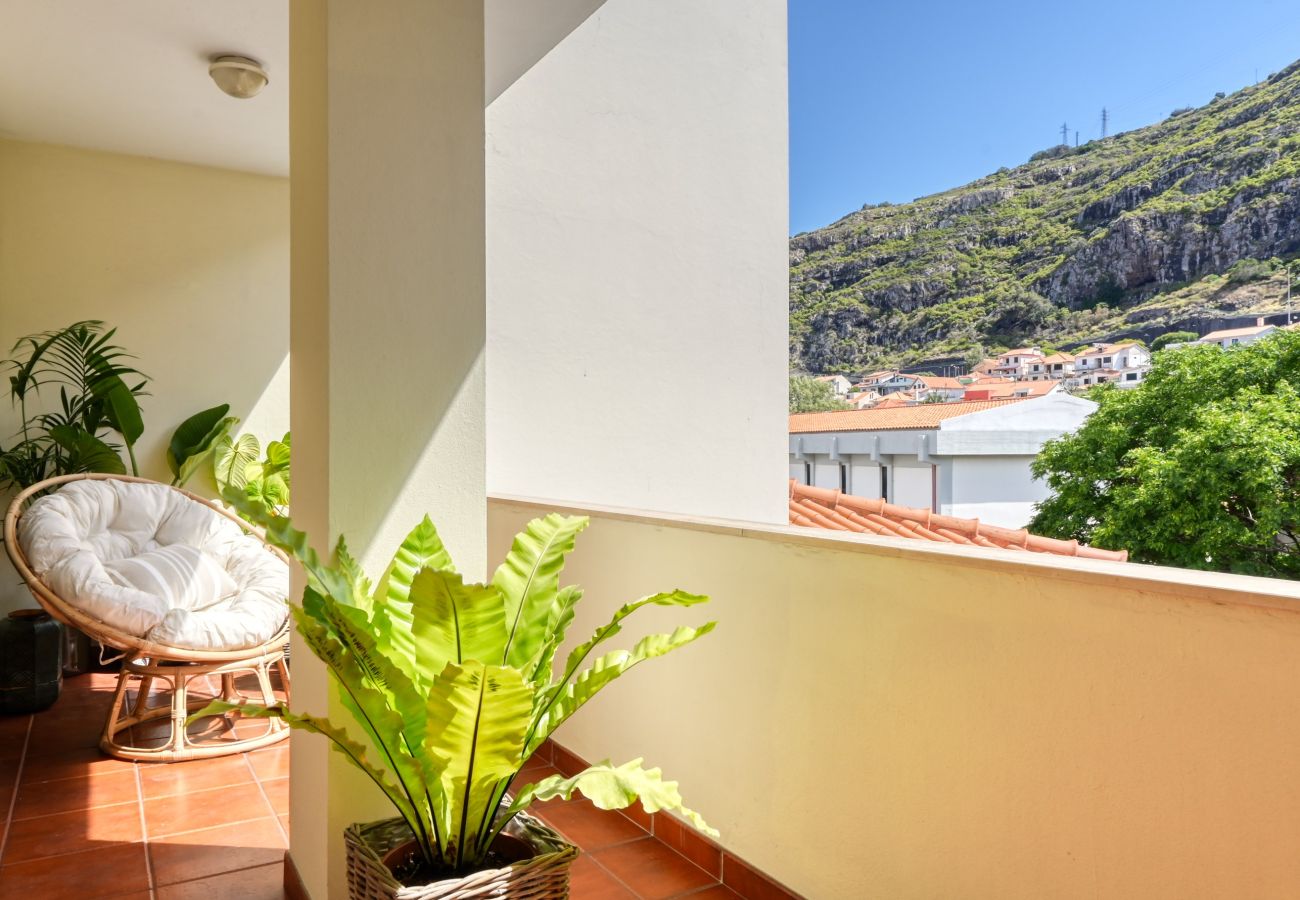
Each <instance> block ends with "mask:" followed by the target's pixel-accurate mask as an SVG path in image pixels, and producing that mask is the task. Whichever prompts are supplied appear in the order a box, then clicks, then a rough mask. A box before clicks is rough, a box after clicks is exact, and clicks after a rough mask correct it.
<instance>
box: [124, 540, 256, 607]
mask: <svg viewBox="0 0 1300 900" xmlns="http://www.w3.org/2000/svg"><path fill="white" fill-rule="evenodd" d="M104 571H106V572H108V577H109V578H111V579H113V581H114V583H116V584H120V585H122V586H123V587H133V588H135V589H136V590H139V591H144V592H145V593H146V594H153V595H154V596H155V597H160V598H162V600H163V601H164V602H166V604H167V606H168V608H170V609H201V608H202V607H204V606H207V605H209V604H211V603H212V600H213V598H216V599H217V600H226V599H229V598H230V597H233V596H234V595H235V594H237V593H238V592H239V585H237V584H235V579H233V578H231V577H230V575H229V574H227V572H226V570H225V569H223V568H222V567H221V564H220V563H218V562H217V561H216V560H215V559H213V558H212V557H211V556H208V554H206V553H204V552H203V551H202V550H200V549H199V548H198V547H191V546H190V545H189V544H172V545H171V546H170V547H159V548H158V549H157V550H149V551H147V552H145V553H141V554H140V555H139V556H127V557H125V558H123V559H115V560H113V561H112V562H108V563H104Z"/></svg>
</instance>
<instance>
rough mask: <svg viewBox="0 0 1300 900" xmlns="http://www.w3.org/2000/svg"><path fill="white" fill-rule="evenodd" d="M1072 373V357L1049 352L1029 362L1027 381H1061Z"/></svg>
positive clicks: (1066, 354)
mask: <svg viewBox="0 0 1300 900" xmlns="http://www.w3.org/2000/svg"><path fill="white" fill-rule="evenodd" d="M1073 374H1074V357H1073V356H1072V355H1071V354H1069V353H1051V354H1048V355H1047V356H1044V357H1043V358H1042V359H1040V360H1034V361H1033V362H1031V363H1030V364H1029V375H1028V380H1029V381H1062V380H1064V379H1066V378H1069V377H1070V376H1071V375H1073Z"/></svg>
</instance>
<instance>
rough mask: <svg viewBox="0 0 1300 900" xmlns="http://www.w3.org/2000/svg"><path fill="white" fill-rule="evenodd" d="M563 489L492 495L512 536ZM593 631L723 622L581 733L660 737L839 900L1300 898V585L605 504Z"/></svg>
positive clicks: (589, 711) (726, 808) (768, 844)
mask: <svg viewBox="0 0 1300 900" xmlns="http://www.w3.org/2000/svg"><path fill="white" fill-rule="evenodd" d="M538 514H540V509H539V508H537V507H530V506H528V505H526V504H522V503H518V502H508V501H494V502H493V503H492V505H491V506H490V510H489V532H490V536H489V553H490V556H491V558H493V559H497V558H500V557H501V556H502V555H503V554H504V553H505V551H506V549H507V548H508V546H509V541H510V537H511V535H513V534H514V532H515V531H516V530H517V529H519V528H521V527H522V526H523V524H524V522H525V521H526V520H527V519H528V518H530V517H532V516H535V515H538ZM566 576H567V577H566V581H571V582H576V583H579V584H582V585H583V586H584V587H585V588H586V595H585V599H584V605H585V608H584V609H582V610H581V612H580V615H579V617H578V620H577V622H576V623H575V625H574V627H573V628H572V629H571V630H570V635H572V636H573V639H574V640H584V639H585V638H586V637H587V636H588V635H590V633H591V630H592V629H593V628H594V627H595V626H596V625H597V624H598V623H600V622H603V621H606V620H607V619H608V617H609V615H610V613H611V612H612V611H613V610H614V609H615V608H616V607H617V606H618V605H619V604H621V603H622V602H625V601H626V600H629V599H632V598H635V597H638V596H641V595H644V594H648V593H651V592H653V591H655V590H662V589H668V588H671V587H674V586H677V587H682V588H685V589H689V590H694V591H701V592H706V593H709V594H712V595H713V597H714V600H713V602H712V603H711V604H710V605H709V606H705V607H701V608H697V609H693V610H660V609H652V610H645V611H643V612H642V613H638V614H637V617H636V618H634V619H632V620H630V621H629V623H628V625H630V627H626V628H625V631H624V635H623V636H622V637H624V638H625V640H624V641H622V642H621V643H620V644H617V645H627V646H630V645H631V643H632V642H633V641H634V640H635V639H636V638H637V637H639V636H640V635H641V634H642V633H644V632H645V631H647V630H651V629H653V630H666V629H669V628H671V627H672V626H673V625H674V624H677V623H695V622H700V621H704V620H705V619H707V618H716V619H718V620H719V621H720V624H719V626H718V628H717V630H716V632H714V633H713V634H711V635H709V636H707V637H706V638H704V639H703V640H701V641H700V642H698V643H696V644H695V645H693V646H691V647H688V648H686V649H684V650H681V651H678V653H677V654H676V655H674V656H671V657H667V658H664V659H658V660H652V661H649V662H647V663H645V664H644V665H643V666H641V667H640V668H638V669H637V670H635V671H633V672H632V673H630V674H629V675H627V676H625V677H624V678H623V679H621V680H620V681H619V682H617V683H615V684H614V685H612V686H611V687H609V688H607V689H606V692H605V694H603V695H602V696H601V697H600V698H598V699H597V700H596V701H594V702H592V703H591V704H590V705H589V706H588V707H586V708H585V709H584V710H582V711H580V712H579V714H578V715H577V717H576V718H575V719H574V720H572V721H571V722H570V723H569V724H567V725H566V726H564V727H563V728H562V729H561V730H560V732H559V734H558V739H559V740H560V742H561V743H563V744H565V745H566V746H569V747H570V748H572V749H573V750H574V751H575V752H577V753H579V754H581V755H582V756H584V757H585V758H587V759H592V760H599V759H603V758H606V757H612V758H613V759H614V760H615V761H618V762H622V761H625V760H627V759H630V758H634V757H637V756H645V757H646V759H647V762H648V764H653V765H660V766H662V767H663V769H664V772H665V776H666V777H669V778H674V779H678V780H679V781H680V782H681V789H682V793H683V795H684V796H685V798H686V800H687V801H688V804H689V805H691V806H693V807H695V808H696V809H698V810H699V811H700V812H701V813H702V814H703V815H704V816H705V817H706V818H707V819H708V820H709V821H710V822H711V823H712V824H714V825H715V826H717V827H718V828H719V829H721V831H722V834H723V840H724V843H725V845H726V846H727V847H729V848H730V849H732V850H733V851H735V852H736V853H738V854H739V855H740V856H741V857H742V858H746V859H748V860H750V861H751V862H753V863H754V864H755V865H757V866H759V867H760V868H762V869H764V870H766V871H767V872H768V873H769V874H771V875H772V876H774V877H776V878H778V879H780V880H782V881H783V882H785V883H786V884H788V885H789V886H790V887H791V888H793V889H795V890H797V891H799V892H801V893H803V894H805V895H806V896H808V897H813V898H817V900H829V898H866V897H882V898H891V900H893V898H940V897H945V898H1026V900H1029V898H1033V900H1039V898H1044V897H1051V898H1071V897H1092V898H1097V897H1104V898H1144V900H1155V898H1170V900H1173V898H1188V897H1197V898H1210V897H1215V898H1220V897H1221V898H1238V897H1252V898H1260V897H1294V896H1296V894H1297V890H1298V887H1297V886H1300V853H1297V852H1296V846H1297V841H1298V840H1300V690H1298V689H1297V687H1296V686H1297V684H1300V615H1298V614H1297V610H1300V586H1297V585H1295V584H1293V583H1289V582H1275V581H1266V580H1263V579H1249V578H1240V577H1233V576H1219V575H1210V574H1206V573H1195V574H1193V573H1183V572H1180V571H1178V570H1159V569H1152V568H1150V567H1145V566H1138V565H1135V564H1118V563H1115V564H1104V563H1083V562H1076V561H1073V560H1069V561H1066V560H1060V561H1053V560H1050V559H1047V558H1044V557H1039V556H1037V555H1035V556H1034V557H1032V558H1029V557H1027V556H1026V555H1023V554H1021V555H1016V554H1012V553H1010V552H1009V551H1001V552H998V551H978V550H966V551H965V552H961V550H960V549H957V550H949V551H946V552H944V551H936V550H934V549H933V548H932V547H929V546H924V545H921V544H918V543H916V542H907V541H902V540H901V539H900V540H898V541H893V542H890V541H887V540H880V539H877V540H876V541H874V542H872V541H867V540H863V539H861V538H857V539H854V538H848V539H843V540H839V541H837V540H836V539H833V538H830V537H823V536H818V537H816V538H810V537H808V536H806V535H805V536H804V537H802V538H792V537H788V536H786V535H784V534H782V533H781V530H780V529H767V530H763V529H760V530H758V531H748V530H746V531H743V532H742V531H741V530H740V529H739V528H731V529H721V530H719V529H713V530H709V529H704V530H700V529H695V528H688V527H681V526H680V525H674V524H673V523H671V522H667V521H657V520H654V519H640V520H638V519H636V518H631V519H628V518H620V517H618V516H610V515H604V516H600V517H597V518H596V519H595V520H594V521H593V524H592V526H591V527H590V528H589V529H588V531H587V532H586V533H584V534H583V535H582V537H581V538H580V539H579V544H578V552H577V554H576V555H575V556H574V557H573V561H572V563H571V565H570V566H569V568H568V571H567V572H566Z"/></svg>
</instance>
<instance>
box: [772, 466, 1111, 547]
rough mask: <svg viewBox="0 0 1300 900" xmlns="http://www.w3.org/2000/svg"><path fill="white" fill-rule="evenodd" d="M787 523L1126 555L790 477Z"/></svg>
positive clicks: (938, 539) (983, 544)
mask: <svg viewBox="0 0 1300 900" xmlns="http://www.w3.org/2000/svg"><path fill="white" fill-rule="evenodd" d="M790 524H792V525H803V526H805V527H810V528H826V529H829V530H831V531H854V532H858V533H859V534H882V535H885V536H887V537H906V538H913V539H916V540H924V541H935V542H937V543H941V544H967V545H971V546H976V547H997V548H1001V549H1004V550H1027V551H1029V552H1031V553H1050V554H1052V555H1054V556H1077V557H1082V558H1085V559H1108V560H1113V561H1115V562H1124V561H1126V560H1127V559H1128V551H1127V550H1102V549H1100V548H1098V547H1088V546H1086V545H1084V544H1080V543H1079V542H1078V541H1061V540H1057V539H1056V538H1049V537H1043V536H1042V535H1037V534H1030V533H1029V532H1028V531H1025V530H1024V529H1013V528H1000V527H998V526H996V525H985V524H982V523H981V522H980V520H979V519H963V518H959V517H957V516H941V515H939V514H938V513H932V512H930V511H929V510H928V509H918V508H916V507H912V506H898V505H896V504H893V503H886V502H885V501H883V500H870V499H867V498H866V497H854V496H852V495H850V494H844V493H841V492H840V491H836V490H831V489H829V488H818V487H810V486H808V485H804V484H799V483H798V482H797V481H794V480H793V479H792V480H791V481H790Z"/></svg>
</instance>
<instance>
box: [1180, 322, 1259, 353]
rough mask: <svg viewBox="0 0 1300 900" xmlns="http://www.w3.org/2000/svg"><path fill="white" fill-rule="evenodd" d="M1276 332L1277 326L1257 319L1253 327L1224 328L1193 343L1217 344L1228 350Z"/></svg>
mask: <svg viewBox="0 0 1300 900" xmlns="http://www.w3.org/2000/svg"><path fill="white" fill-rule="evenodd" d="M1278 330H1279V328H1278V326H1277V325H1266V324H1265V323H1264V320H1263V319H1262V318H1259V319H1256V320H1255V324H1254V325H1250V326H1247V327H1245V328H1224V329H1221V330H1219V331H1211V332H1210V333H1209V334H1207V335H1205V336H1204V337H1202V338H1200V339H1199V340H1197V341H1195V342H1194V343H1197V344H1218V345H1219V346H1220V347H1222V348H1223V349H1224V350H1228V349H1230V348H1232V347H1244V346H1245V345H1247V344H1253V343H1255V341H1258V340H1260V339H1261V338H1266V337H1268V336H1269V335H1270V334H1273V333H1274V332H1276V331H1278Z"/></svg>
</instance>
